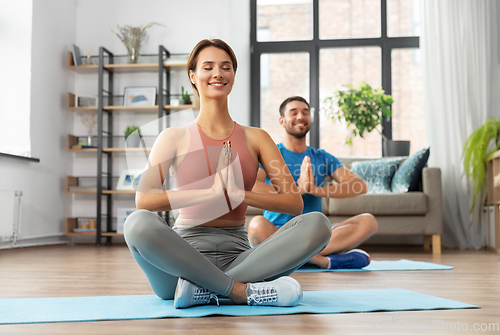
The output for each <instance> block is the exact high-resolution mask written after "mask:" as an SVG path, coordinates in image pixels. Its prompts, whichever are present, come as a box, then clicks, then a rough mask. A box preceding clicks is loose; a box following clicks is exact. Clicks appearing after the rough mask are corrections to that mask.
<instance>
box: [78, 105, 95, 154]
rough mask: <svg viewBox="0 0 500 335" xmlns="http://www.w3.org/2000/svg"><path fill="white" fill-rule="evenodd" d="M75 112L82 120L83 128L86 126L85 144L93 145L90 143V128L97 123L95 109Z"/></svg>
mask: <svg viewBox="0 0 500 335" xmlns="http://www.w3.org/2000/svg"><path fill="white" fill-rule="evenodd" d="M77 114H78V116H79V117H80V121H82V123H83V125H84V126H85V128H87V145H89V146H91V145H94V143H92V130H93V129H94V127H95V125H96V124H97V115H96V114H97V113H96V112H95V111H89V112H77Z"/></svg>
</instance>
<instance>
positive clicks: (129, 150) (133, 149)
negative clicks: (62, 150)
mask: <svg viewBox="0 0 500 335" xmlns="http://www.w3.org/2000/svg"><path fill="white" fill-rule="evenodd" d="M66 151H70V152H97V148H87V149H68V150H66ZM142 151H148V152H149V151H151V148H146V149H145V150H144V149H143V148H103V149H102V152H142Z"/></svg>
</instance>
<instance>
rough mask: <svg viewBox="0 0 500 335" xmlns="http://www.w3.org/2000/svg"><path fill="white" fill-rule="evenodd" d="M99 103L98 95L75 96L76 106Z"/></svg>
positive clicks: (93, 105)
mask: <svg viewBox="0 0 500 335" xmlns="http://www.w3.org/2000/svg"><path fill="white" fill-rule="evenodd" d="M98 103H99V98H98V97H85V96H81V95H77V96H75V107H97V105H98Z"/></svg>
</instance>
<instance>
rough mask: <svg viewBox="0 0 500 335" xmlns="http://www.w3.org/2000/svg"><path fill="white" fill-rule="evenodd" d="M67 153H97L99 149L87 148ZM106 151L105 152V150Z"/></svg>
mask: <svg viewBox="0 0 500 335" xmlns="http://www.w3.org/2000/svg"><path fill="white" fill-rule="evenodd" d="M66 151H71V152H97V148H87V149H68V150H66ZM103 151H104V150H103Z"/></svg>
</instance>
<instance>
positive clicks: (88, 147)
mask: <svg viewBox="0 0 500 335" xmlns="http://www.w3.org/2000/svg"><path fill="white" fill-rule="evenodd" d="M71 149H97V147H96V146H95V145H84V144H78V145H74V146H72V147H71Z"/></svg>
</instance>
